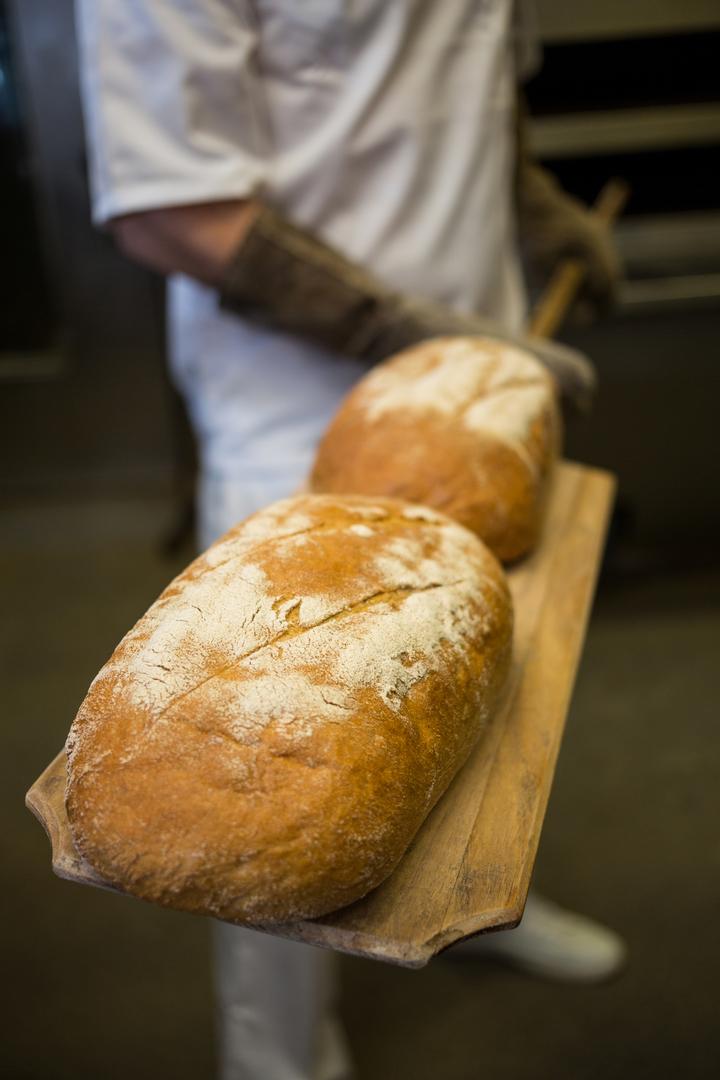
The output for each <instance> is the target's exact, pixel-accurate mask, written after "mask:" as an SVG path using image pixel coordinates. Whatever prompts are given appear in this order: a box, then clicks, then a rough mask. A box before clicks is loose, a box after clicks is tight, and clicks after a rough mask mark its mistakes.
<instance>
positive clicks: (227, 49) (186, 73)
mask: <svg viewBox="0 0 720 1080" xmlns="http://www.w3.org/2000/svg"><path fill="white" fill-rule="evenodd" d="M76 24H77V33H78V43H79V49H80V70H81V93H82V99H83V110H84V115H85V129H86V139H87V146H88V156H89V162H90V184H91V191H92V202H93V218H94V220H95V222H96V223H98V224H102V223H104V222H107V221H108V220H109V219H111V218H113V217H116V216H118V215H121V214H128V213H132V212H136V211H141V210H151V209H157V208H160V207H165V206H176V205H182V204H188V203H198V202H210V201H214V200H221V199H233V198H243V197H246V196H249V195H251V194H255V193H256V192H257V191H258V189H259V188H260V187H261V186H262V183H263V179H264V172H265V165H264V161H265V157H266V155H265V153H264V141H265V134H264V131H263V129H262V123H261V119H262V116H263V109H262V102H261V88H260V80H259V78H258V74H257V70H256V50H257V32H256V27H255V24H254V20H253V14H252V4H251V3H250V2H249V0H123V2H122V3H119V2H118V0H76Z"/></svg>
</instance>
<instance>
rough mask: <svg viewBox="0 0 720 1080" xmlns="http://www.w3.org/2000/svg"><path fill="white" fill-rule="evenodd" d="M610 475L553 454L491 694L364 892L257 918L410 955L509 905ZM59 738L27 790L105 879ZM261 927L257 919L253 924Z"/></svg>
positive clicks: (533, 818) (516, 900) (365, 949)
mask: <svg viewBox="0 0 720 1080" xmlns="http://www.w3.org/2000/svg"><path fill="white" fill-rule="evenodd" d="M613 489H614V481H613V479H612V477H611V476H610V475H609V474H607V473H604V472H601V471H600V470H598V469H588V468H585V467H584V466H581V465H571V464H568V463H561V464H560V465H559V466H558V469H557V471H556V475H555V479H554V482H553V489H552V492H551V496H550V501H549V505H548V513H547V518H546V523H545V528H544V531H543V537H542V541H541V544H540V546H539V547H538V548H537V549H536V550H535V551H534V552H533V554H532V555H530V556H529V557H528V558H527V559H524V560H523V562H522V563H520V564H518V565H517V566H515V567H514V568H511V569H510V571H509V573H508V581H509V583H510V588H511V591H512V595H513V601H514V605H515V612H516V619H515V650H514V661H513V670H512V673H511V677H510V680H509V685H508V692H507V696H506V699H505V702H504V705H503V707H502V708H501V709H500V710H499V712H498V713H497V715H496V716H495V717H494V719H493V721H492V724H491V725H490V727H489V729H488V730H487V732H486V733H485V735H484V736H483V738H482V739H481V741H480V743H479V744H478V746H477V747H476V749H475V750H474V751H473V753H472V755H471V757H470V759H469V761H468V763H467V764H466V765H465V767H464V768H463V769H462V770H461V771H460V773H459V774H458V776H457V777H456V778H455V780H454V781H453V783H452V784H451V786H450V788H449V789H448V791H447V792H446V793H445V795H444V796H443V798H442V799H441V800H440V802H439V803H438V804H437V806H436V807H435V809H434V810H433V811H432V813H431V814H430V816H429V817H428V818H427V819H426V821H425V822H424V824H423V826H422V827H421V829H420V831H419V832H418V834H417V836H416V837H415V840H414V841H413V843H412V845H411V847H410V849H409V850H408V852H407V853H406V855H405V856H404V858H403V860H402V862H401V863H400V865H399V866H398V867H397V868H396V870H395V872H394V873H393V874H392V875H391V876H390V877H389V878H388V879H387V880H386V881H385V882H383V884H382V885H380V887H379V888H377V889H375V890H374V891H373V892H372V893H370V894H369V895H368V896H367V897H365V899H363V900H360V901H358V902H357V903H355V904H352V905H351V906H350V907H347V908H343V909H342V910H341V911H337V912H335V913H333V914H332V915H328V916H325V917H323V918H321V919H316V920H312V921H305V922H299V923H293V924H291V925H282V926H274V927H271V928H269V932H271V933H273V934H276V935H278V936H280V937H286V938H293V939H295V940H298V941H305V942H309V943H311V944H315V945H322V946H325V947H327V948H332V949H336V950H338V951H340V952H347V953H353V954H357V955H360V956H366V957H372V958H375V959H380V960H385V961H388V962H390V963H394V964H400V965H402V966H404V967H422V966H423V965H424V964H426V963H427V962H428V960H430V959H431V958H432V957H433V956H435V955H436V954H437V953H439V952H441V951H442V950H443V949H445V948H447V947H448V946H449V945H452V944H453V943H454V942H456V941H460V940H462V939H463V938H466V937H470V936H472V935H473V934H477V933H480V932H481V931H487V930H500V929H507V928H509V927H511V926H514V925H516V924H517V923H518V921H519V920H520V918H521V916H522V912H523V908H524V906H525V900H526V897H527V891H528V888H529V885H530V876H531V873H532V868H533V864H534V861H535V853H536V850H537V845H538V842H539V838H540V830H541V827H542V822H543V818H544V815H545V808H546V805H547V801H548V797H549V794H550V787H551V784H552V777H553V772H554V768H555V760H556V757H557V753H558V750H559V747H560V739H561V736H562V731H563V727H564V723H565V716H566V713H567V709H568V705H569V702H570V695H571V692H572V686H573V682H574V679H575V672H576V670H577V666H578V663H579V659H580V655H581V651H582V643H583V639H584V636H585V626H586V622H587V617H588V613H589V610H590V605H591V601H592V595H593V591H594V585H595V578H596V575H597V570H598V567H599V564H600V557H601V553H602V548H603V541H604V533H605V527H606V524H607V519H608V515H609V511H610V507H611V503H612V497H613ZM65 775H66V773H65V752H64V751H61V753H60V754H58V756H57V757H56V758H55V760H54V761H53V762H51V764H50V765H49V766H48V767H47V769H46V770H45V772H44V773H43V774H42V776H40V777H39V779H38V780H37V781H36V782H35V783H34V784H33V786H32V787H31V788H30V790H29V792H28V793H27V796H26V803H27V805H28V807H29V808H30V810H32V812H33V813H34V814H35V816H36V817H37V818H38V820H39V821H40V822H41V823H42V825H43V826H44V828H45V830H46V832H47V834H48V836H49V838H50V841H51V844H52V865H53V870H54V871H55V873H56V874H57V875H58V876H59V877H62V878H66V879H67V880H69V881H74V882H77V883H79V884H82V885H94V886H96V887H100V888H108V889H111V888H112V886H111V885H109V884H108V883H107V882H105V881H103V880H102V879H101V878H100V877H99V876H98V875H97V874H96V873H95V871H94V870H92V868H91V867H90V866H88V865H87V863H85V862H84V861H83V859H82V858H81V857H80V856H79V854H78V853H77V852H76V850H75V848H74V846H73V842H72V837H71V835H70V829H69V826H68V821H67V816H66V813H65ZM259 929H262V928H259Z"/></svg>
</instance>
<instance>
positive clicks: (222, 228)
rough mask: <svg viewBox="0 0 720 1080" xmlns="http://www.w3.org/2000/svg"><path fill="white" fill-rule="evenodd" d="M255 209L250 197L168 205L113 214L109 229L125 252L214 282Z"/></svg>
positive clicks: (154, 267) (161, 270)
mask: <svg viewBox="0 0 720 1080" xmlns="http://www.w3.org/2000/svg"><path fill="white" fill-rule="evenodd" d="M259 210H260V207H259V205H258V204H257V203H255V202H252V201H250V200H233V201H228V202H215V203H200V204H197V205H192V206H172V207H167V208H164V209H160V210H148V211H144V212H142V213H138V214H128V215H127V216H125V217H120V218H116V219H115V220H114V221H113V223H112V231H113V235H114V236H115V239H116V241H117V243H118V246H119V247H120V248H121V250H122V251H123V252H124V254H126V255H127V256H128V258H131V259H133V260H135V261H136V262H139V263H143V265H145V266H148V267H150V268H151V269H152V270H156V271H158V272H159V273H161V274H187V275H188V276H189V277H193V278H197V280H198V281H202V282H204V283H205V284H206V285H217V284H218V282H219V281H220V280H221V278H222V276H223V272H224V270H225V267H226V266H227V265H228V263H229V262H230V260H231V258H232V256H233V254H234V252H235V251H236V250H237V249H238V248H239V246H240V244H241V243H242V241H243V239H244V238H245V235H246V234H247V232H248V230H249V229H250V227H251V225H252V223H253V221H254V220H255V217H256V216H257V214H258V212H259Z"/></svg>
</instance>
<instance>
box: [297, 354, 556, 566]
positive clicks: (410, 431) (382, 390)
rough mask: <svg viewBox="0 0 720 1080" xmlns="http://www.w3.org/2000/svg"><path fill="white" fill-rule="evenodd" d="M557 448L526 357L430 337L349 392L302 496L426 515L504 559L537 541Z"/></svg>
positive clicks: (550, 409) (549, 397) (542, 382)
mask: <svg viewBox="0 0 720 1080" xmlns="http://www.w3.org/2000/svg"><path fill="white" fill-rule="evenodd" d="M559 441H560V417H559V410H558V406H557V402H556V393H555V385H554V383H553V380H552V378H551V376H550V375H549V374H548V373H547V372H546V370H545V369H544V368H543V367H542V365H541V364H539V363H538V361H537V360H535V359H534V357H532V356H531V355H530V354H529V353H527V352H525V351H524V350H522V349H519V348H516V347H515V346H512V345H507V344H504V343H503V342H500V341H492V340H490V339H488V338H477V337H457V338H437V339H434V340H431V341H426V342H423V343H422V344H421V345H417V346H414V347H413V348H411V349H407V350H406V351H405V352H402V353H399V354H398V355H397V356H395V357H393V358H391V359H390V360H387V361H386V362H385V363H383V364H381V365H380V366H379V367H377V368H374V369H373V371H371V372H370V373H369V374H368V375H366V376H365V378H364V379H362V380H361V381H360V382H359V383H358V384H357V386H356V387H354V388H353V390H351V391H350V393H349V394H348V396H347V397H346V398H345V401H344V402H343V404H342V405H341V407H340V409H339V411H338V413H337V414H336V416H335V418H334V420H333V421H332V423H331V424H330V427H329V428H328V430H327V432H326V434H325V436H324V438H323V440H322V442H321V444H320V447H319V450H318V453H317V457H316V460H315V465H314V468H313V472H312V477H311V482H310V486H311V488H312V490H313V491H317V492H338V493H341V492H353V493H358V494H364V495H391V496H395V497H397V498H401V499H408V500H410V501H411V502H418V503H425V504H426V505H428V506H433V507H435V508H437V509H438V510H441V511H443V513H446V514H448V515H449V516H450V517H452V518H455V520H456V521H459V522H461V524H463V525H466V526H467V528H469V529H472V531H473V532H474V533H476V534H477V535H478V536H479V537H480V538H481V539H482V540H484V541H485V543H486V544H487V545H488V546H489V547H490V548H491V550H492V551H494V552H495V554H496V555H497V556H498V558H500V559H502V560H503V561H509V560H512V559H516V558H518V557H519V556H520V555H524V554H525V553H526V552H528V551H529V550H530V549H531V548H532V547H533V546H534V545H535V543H536V541H537V539H538V536H539V532H540V528H541V524H542V516H543V510H544V506H545V501H546V496H547V487H548V480H549V476H550V472H551V468H552V465H553V463H554V461H555V459H556V457H557V451H558V447H559Z"/></svg>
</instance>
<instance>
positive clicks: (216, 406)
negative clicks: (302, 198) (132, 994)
mask: <svg viewBox="0 0 720 1080" xmlns="http://www.w3.org/2000/svg"><path fill="white" fill-rule="evenodd" d="M230 329H232V328H231V327H230V328H229V330H230ZM215 344H216V345H217V344H218V343H217V342H215ZM223 344H225V345H226V346H227V344H228V343H227V342H224V343H223ZM258 344H259V345H260V344H261V342H260V341H259V342H258ZM298 352H299V350H298ZM293 359H294V360H295V361H296V363H295V364H293V363H292V360H293ZM329 365H331V367H329ZM176 374H178V372H177V368H176ZM180 374H181V377H180V378H179V380H178V381H179V382H180V384H181V387H182V389H183V390H184V392H185V394H186V396H187V400H188V405H189V409H190V413H191V416H192V419H193V424H194V427H195V430H196V434H197V436H198V441H199V449H200V458H201V462H202V466H201V474H200V483H199V490H198V511H199V513H198V519H199V537H198V539H199V542H200V545H201V547H202V548H203V549H204V548H205V547H207V546H208V545H209V544H210V543H212V541H213V540H215V539H216V538H217V537H218V536H220V535H221V534H222V533H224V532H226V531H227V529H229V528H230V527H231V526H232V525H234V524H236V523H237V522H238V521H241V520H242V519H243V518H245V517H247V516H248V515H249V514H251V513H253V512H254V511H255V510H258V509H260V508H261V507H262V506H265V505H267V504H268V503H270V502H273V501H275V500H276V499H279V498H284V497H285V496H288V495H291V494H292V493H293V492H294V491H296V490H297V489H298V487H299V486H300V485H301V484H302V482H303V480H304V479H305V477H306V476H307V473H308V471H309V468H310V465H311V463H312V458H313V455H314V450H315V444H316V442H317V440H318V438H319V436H320V435H321V434H322V432H323V430H324V429H325V427H326V425H327V423H328V421H329V419H330V417H331V416H332V414H333V412H334V411H335V409H336V408H337V405H338V403H339V402H340V400H341V399H342V397H343V396H344V394H345V393H346V392H347V390H348V389H349V388H350V386H351V385H352V384H353V383H354V382H356V381H357V379H358V378H359V377H360V375H362V374H363V369H362V368H361V367H360V366H359V365H357V364H355V363H354V362H352V361H347V360H342V359H339V358H338V360H337V361H336V362H335V358H333V357H330V356H328V355H327V354H322V353H318V354H317V355H316V357H313V356H312V355H311V353H310V350H308V349H303V350H302V354H301V355H296V356H295V357H293V356H292V355H290V356H289V357H288V356H287V355H282V356H280V357H277V358H276V357H274V356H273V355H272V354H271V353H269V352H268V351H267V349H263V348H262V347H260V348H258V349H257V350H252V351H249V350H247V348H246V349H244V350H240V352H239V353H238V352H237V351H236V352H235V353H234V355H230V353H229V350H228V349H227V347H226V348H225V349H222V348H220V349H218V348H216V349H215V350H213V351H212V355H211V356H210V357H205V358H204V363H202V364H201V365H200V366H199V367H198V365H196V364H194V365H192V366H191V367H190V368H186V369H185V370H184V371H182V372H181V373H180ZM214 957H215V974H216V995H217V1005H218V1025H219V1032H218V1047H219V1056H220V1067H219V1075H220V1077H221V1080H341V1078H343V1077H346V1076H348V1074H349V1064H348V1058H347V1053H346V1051H345V1047H344V1039H343V1035H342V1029H341V1027H340V1024H339V1022H338V1020H337V1018H336V1016H335V1014H334V1010H333V999H334V995H335V982H336V979H335V957H334V956H333V954H332V953H330V952H326V951H325V950H322V949H316V948H313V947H311V946H309V945H302V944H299V943H295V942H290V941H284V940H282V939H280V938H274V937H272V936H269V935H266V934H262V933H259V932H257V931H253V930H246V929H243V928H241V927H236V926H230V925H228V924H227V923H216V924H215V925H214Z"/></svg>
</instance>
